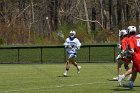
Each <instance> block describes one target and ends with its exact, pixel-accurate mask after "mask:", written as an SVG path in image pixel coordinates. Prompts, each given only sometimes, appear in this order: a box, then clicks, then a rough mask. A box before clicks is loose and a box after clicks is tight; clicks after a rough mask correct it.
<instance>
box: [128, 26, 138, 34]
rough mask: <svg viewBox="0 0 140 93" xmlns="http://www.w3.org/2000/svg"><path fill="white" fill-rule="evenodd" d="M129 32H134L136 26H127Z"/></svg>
mask: <svg viewBox="0 0 140 93" xmlns="http://www.w3.org/2000/svg"><path fill="white" fill-rule="evenodd" d="M130 32H136V27H135V26H129V27H128V33H130Z"/></svg>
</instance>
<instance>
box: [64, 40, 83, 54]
mask: <svg viewBox="0 0 140 93" xmlns="http://www.w3.org/2000/svg"><path fill="white" fill-rule="evenodd" d="M64 46H65V48H66V51H67V53H68V54H75V55H76V53H77V50H78V49H80V46H81V43H80V41H79V40H78V39H77V38H74V39H73V40H72V39H70V38H67V39H66V41H65V43H64Z"/></svg>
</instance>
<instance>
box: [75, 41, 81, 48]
mask: <svg viewBox="0 0 140 93" xmlns="http://www.w3.org/2000/svg"><path fill="white" fill-rule="evenodd" d="M76 45H77V46H76V47H77V49H80V47H81V43H80V41H79V40H78V39H77V41H76Z"/></svg>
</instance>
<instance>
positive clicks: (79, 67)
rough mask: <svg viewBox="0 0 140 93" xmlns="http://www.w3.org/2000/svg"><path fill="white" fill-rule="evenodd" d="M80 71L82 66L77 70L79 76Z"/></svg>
mask: <svg viewBox="0 0 140 93" xmlns="http://www.w3.org/2000/svg"><path fill="white" fill-rule="evenodd" d="M80 69H81V66H78V69H77V70H78V74H79V73H80Z"/></svg>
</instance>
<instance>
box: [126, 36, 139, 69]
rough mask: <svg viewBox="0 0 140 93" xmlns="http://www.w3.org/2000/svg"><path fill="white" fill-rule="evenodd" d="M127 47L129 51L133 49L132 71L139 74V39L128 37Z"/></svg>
mask: <svg viewBox="0 0 140 93" xmlns="http://www.w3.org/2000/svg"><path fill="white" fill-rule="evenodd" d="M128 44H129V47H130V49H134V53H133V59H132V60H133V69H135V70H136V71H137V72H140V37H138V36H135V35H133V36H130V38H129V42H128Z"/></svg>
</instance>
